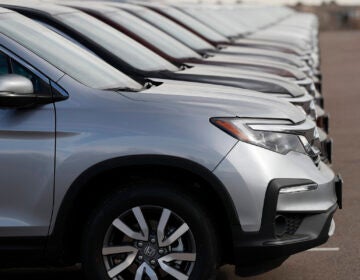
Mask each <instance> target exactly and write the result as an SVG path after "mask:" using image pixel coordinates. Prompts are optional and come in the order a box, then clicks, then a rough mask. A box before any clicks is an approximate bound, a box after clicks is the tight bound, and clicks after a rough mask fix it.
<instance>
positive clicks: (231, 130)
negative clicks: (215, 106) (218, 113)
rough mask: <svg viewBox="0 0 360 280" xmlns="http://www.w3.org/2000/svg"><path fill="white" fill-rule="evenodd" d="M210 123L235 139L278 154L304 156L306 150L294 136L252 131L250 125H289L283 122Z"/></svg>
mask: <svg viewBox="0 0 360 280" xmlns="http://www.w3.org/2000/svg"><path fill="white" fill-rule="evenodd" d="M210 121H211V123H213V124H214V125H215V126H217V127H218V128H220V129H221V130H223V131H225V132H226V133H228V134H230V135H231V136H233V137H235V138H236V139H238V140H240V141H243V142H246V143H249V144H253V145H256V146H259V147H262V148H265V149H268V150H271V151H274V152H277V153H280V154H287V153H289V152H291V151H293V152H299V153H303V154H306V150H305V148H304V146H303V144H302V142H301V140H300V138H299V137H298V136H297V135H295V134H288V133H280V132H274V131H266V130H261V131H259V130H254V129H252V128H251V124H262V125H277V124H279V125H284V124H285V125H286V124H288V125H289V124H291V123H290V122H288V121H283V120H255V119H240V118H212V119H211V120H210Z"/></svg>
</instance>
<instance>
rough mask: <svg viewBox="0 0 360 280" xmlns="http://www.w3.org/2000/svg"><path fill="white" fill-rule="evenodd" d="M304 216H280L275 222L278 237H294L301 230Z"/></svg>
mask: <svg viewBox="0 0 360 280" xmlns="http://www.w3.org/2000/svg"><path fill="white" fill-rule="evenodd" d="M303 219H304V215H301V214H279V215H277V216H276V218H275V221H274V227H275V235H276V237H283V236H285V235H294V234H295V233H296V231H297V230H298V229H299V227H300V225H301V223H302V221H303Z"/></svg>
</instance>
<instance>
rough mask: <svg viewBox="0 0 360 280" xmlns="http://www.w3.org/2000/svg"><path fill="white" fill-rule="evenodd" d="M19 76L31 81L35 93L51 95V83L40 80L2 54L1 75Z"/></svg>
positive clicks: (0, 62) (0, 56) (0, 57)
mask: <svg viewBox="0 0 360 280" xmlns="http://www.w3.org/2000/svg"><path fill="white" fill-rule="evenodd" d="M6 74H18V75H21V76H24V77H26V78H28V79H30V80H31V81H32V83H33V85H34V91H35V92H36V93H37V94H39V95H49V94H51V90H50V86H49V83H47V82H45V81H44V80H43V79H41V78H39V77H38V76H37V75H36V74H34V73H33V72H31V71H30V70H28V69H27V68H26V67H24V66H22V65H21V64H20V63H18V62H17V61H15V60H13V59H11V58H10V57H9V56H8V55H6V54H4V53H2V52H0V75H6Z"/></svg>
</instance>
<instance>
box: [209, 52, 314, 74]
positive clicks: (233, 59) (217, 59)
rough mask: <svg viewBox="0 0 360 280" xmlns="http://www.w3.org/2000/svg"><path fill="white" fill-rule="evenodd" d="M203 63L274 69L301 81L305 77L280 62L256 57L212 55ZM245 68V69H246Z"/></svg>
mask: <svg viewBox="0 0 360 280" xmlns="http://www.w3.org/2000/svg"><path fill="white" fill-rule="evenodd" d="M205 61H208V62H212V63H219V64H222V63H224V64H226V63H228V64H229V65H230V66H231V64H233V65H235V66H236V65H237V64H238V67H239V68H241V67H242V65H246V66H248V65H249V66H252V65H253V66H256V67H269V68H275V69H278V70H284V71H286V72H289V73H291V75H292V76H293V77H294V78H295V79H297V80H302V79H305V78H306V77H307V76H306V74H305V73H304V72H303V71H301V70H300V69H299V68H297V67H295V66H293V65H290V64H286V63H283V62H280V61H275V60H273V59H269V58H266V57H256V56H249V57H247V56H236V55H221V54H220V55H214V56H210V57H208V58H206V59H205ZM246 66H245V69H246Z"/></svg>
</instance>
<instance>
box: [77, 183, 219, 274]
mask: <svg viewBox="0 0 360 280" xmlns="http://www.w3.org/2000/svg"><path fill="white" fill-rule="evenodd" d="M142 205H154V206H159V207H162V208H166V209H169V210H171V211H172V212H174V213H176V215H177V216H178V217H180V218H181V219H182V220H183V221H184V222H186V224H187V225H188V226H189V228H190V231H191V233H192V236H193V239H194V240H195V244H196V262H195V264H194V265H193V266H192V271H191V274H190V277H189V279H190V280H209V279H215V278H216V276H215V275H216V269H217V260H218V245H217V244H218V242H217V239H216V234H215V230H214V227H213V225H212V223H211V220H210V219H209V217H208V216H207V215H206V212H205V211H204V210H203V208H202V207H201V206H200V205H198V203H197V202H196V200H194V199H193V198H192V197H191V196H190V195H187V194H184V193H183V192H182V191H181V190H180V189H179V188H177V187H176V185H173V184H171V183H165V182H142V183H136V184H132V185H131V186H127V187H126V188H124V189H122V190H120V191H117V192H115V193H113V194H112V195H111V196H110V197H109V198H108V199H106V200H105V201H104V202H103V203H101V204H100V205H99V207H98V208H97V209H96V210H95V211H94V214H93V215H92V216H91V217H90V218H89V220H88V222H87V224H86V226H85V229H84V234H83V244H82V245H83V246H82V263H83V269H84V273H85V275H86V277H87V279H89V280H90V279H91V280H105V279H110V277H109V276H108V273H107V269H106V267H105V264H104V260H103V256H102V248H103V244H104V238H105V236H106V234H107V232H108V229H109V228H110V227H111V224H112V222H113V221H114V220H115V219H117V218H118V217H119V216H120V215H121V214H123V213H126V212H127V211H129V210H131V209H132V208H134V207H138V206H142ZM190 231H189V232H190ZM158 277H159V280H160V279H164V280H165V279H166V280H168V279H176V278H173V277H172V276H169V275H167V276H161V277H160V276H159V275H158ZM129 278H132V277H129ZM124 280H132V279H127V278H125V277H124Z"/></svg>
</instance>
